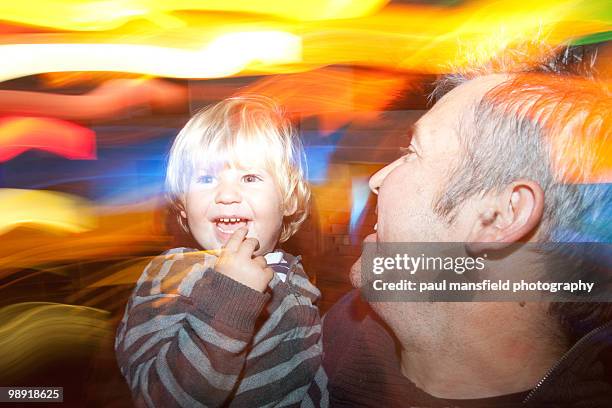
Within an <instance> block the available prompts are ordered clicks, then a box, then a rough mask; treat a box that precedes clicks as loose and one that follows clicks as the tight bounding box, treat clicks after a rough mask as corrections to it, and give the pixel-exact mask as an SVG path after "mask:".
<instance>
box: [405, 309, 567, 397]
mask: <svg viewBox="0 0 612 408" xmlns="http://www.w3.org/2000/svg"><path fill="white" fill-rule="evenodd" d="M508 317H509V316H506V318H502V317H501V316H499V317H498V318H497V319H496V318H495V317H493V316H488V317H487V316H482V319H484V320H483V321H485V322H486V321H487V320H486V319H489V321H488V322H487V324H480V325H478V326H477V327H476V328H474V326H470V325H469V323H468V324H466V325H463V326H462V327H460V328H458V329H457V328H455V329H454V330H452V331H447V332H446V333H438V335H437V336H435V335H433V336H432V333H429V334H428V335H427V336H426V337H427V338H426V339H423V340H425V341H426V342H427V343H428V344H418V338H412V339H411V341H410V344H404V345H403V351H402V354H401V369H402V373H403V374H404V376H406V377H407V378H408V379H410V380H411V381H412V382H413V383H415V384H416V385H417V386H418V387H419V388H421V389H422V390H424V391H425V392H427V393H428V394H430V395H432V396H434V397H437V398H446V399H478V398H487V397H494V396H500V395H508V394H514V393H518V392H523V391H527V390H530V389H532V388H533V387H534V386H535V385H536V384H537V383H538V382H539V381H540V380H541V379H542V377H544V375H545V374H546V372H547V371H548V370H549V369H550V367H552V366H553V365H554V363H555V362H556V361H557V360H558V359H559V358H560V357H561V355H562V354H563V352H564V348H563V346H561V345H560V344H559V342H558V341H556V340H555V337H554V336H543V333H545V329H544V328H543V327H539V328H538V331H537V332H534V330H533V328H532V329H529V327H525V326H523V327H521V325H520V322H517V321H516V320H515V321H509V320H508V319H507V318H508ZM490 319H493V320H492V321H491V320H490ZM509 322H512V324H509ZM466 323H467V322H466ZM509 327H512V329H509ZM432 339H434V340H433V341H432ZM415 340H417V341H416V343H415Z"/></svg>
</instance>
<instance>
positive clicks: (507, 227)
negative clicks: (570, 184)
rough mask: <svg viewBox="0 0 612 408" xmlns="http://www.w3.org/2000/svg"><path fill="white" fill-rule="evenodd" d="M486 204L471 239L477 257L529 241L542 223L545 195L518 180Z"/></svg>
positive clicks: (535, 184) (531, 185)
mask: <svg viewBox="0 0 612 408" xmlns="http://www.w3.org/2000/svg"><path fill="white" fill-rule="evenodd" d="M485 203H486V204H485V206H484V208H483V209H482V210H481V212H480V214H479V215H480V216H479V217H478V219H477V220H476V222H475V223H474V225H473V227H472V231H471V232H470V235H469V237H468V250H470V251H471V252H475V253H478V252H482V251H483V250H487V249H491V250H493V249H500V248H504V247H506V246H508V245H510V244H512V243H514V242H520V241H526V240H528V239H529V237H530V235H531V234H532V233H533V232H534V231H535V229H536V228H537V227H538V225H539V224H540V221H541V220H542V214H543V212H544V191H543V190H542V187H540V185H539V184H538V183H536V182H534V181H531V180H524V179H521V180H516V181H514V182H512V183H510V184H508V185H507V186H506V187H505V188H504V189H503V190H502V191H501V192H499V193H493V194H492V195H490V196H489V199H488V200H486V201H485Z"/></svg>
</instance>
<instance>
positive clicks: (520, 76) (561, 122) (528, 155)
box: [432, 47, 611, 241]
mask: <svg viewBox="0 0 612 408" xmlns="http://www.w3.org/2000/svg"><path fill="white" fill-rule="evenodd" d="M520 57H521V55H520V54H517V53H514V54H513V53H512V52H508V53H506V54H504V56H503V57H502V58H500V59H498V60H494V61H491V62H490V63H488V64H487V65H484V66H479V67H477V68H473V69H463V70H461V72H459V73H454V74H451V75H447V76H445V77H443V78H441V79H440V80H438V81H437V83H436V86H435V89H434V91H433V93H432V98H433V99H435V100H437V99H439V98H441V97H442V96H443V95H444V94H446V93H447V92H449V91H450V90H452V89H454V88H455V87H457V86H459V85H461V84H463V83H465V82H467V81H469V80H471V79H474V78H478V77H481V76H485V75H490V74H495V73H506V74H510V75H509V79H508V80H507V81H504V82H503V83H501V84H499V85H498V86H496V87H494V88H493V89H491V90H490V91H489V92H487V93H486V94H485V96H484V97H483V98H482V99H481V100H480V101H478V102H477V103H476V104H475V105H473V106H470V107H469V109H468V110H466V111H465V112H464V115H463V120H461V121H460V123H459V124H458V129H457V133H458V134H459V135H460V142H461V144H462V148H463V149H462V154H461V156H460V159H459V163H458V165H457V167H456V168H455V169H454V171H453V172H452V173H451V175H450V178H449V182H448V185H447V186H445V187H444V188H443V189H442V190H441V194H440V197H439V199H438V200H437V202H435V203H434V208H435V210H436V212H437V213H438V214H440V215H442V216H444V217H447V219H448V220H449V222H452V220H453V219H454V216H455V214H456V210H457V209H458V207H459V206H460V205H461V204H462V203H463V202H465V201H466V200H467V199H468V198H470V197H472V196H475V195H478V194H485V193H487V192H490V191H496V190H501V189H502V188H503V187H504V186H506V185H508V184H509V183H511V182H512V181H515V180H518V179H529V180H532V181H535V182H537V183H538V184H539V185H540V186H541V187H542V189H543V191H544V194H545V203H544V215H543V221H542V225H541V230H540V231H541V232H540V240H542V241H551V240H553V241H557V240H561V241H574V240H575V239H576V237H575V236H569V235H568V234H571V232H570V231H572V230H573V229H572V225H575V223H577V222H578V221H579V220H580V219H582V217H583V216H584V214H585V212H587V211H592V207H593V204H596V203H597V202H598V201H599V197H598V196H597V194H595V191H596V190H593V191H587V192H585V188H583V187H581V186H580V183H576V180H577V179H578V180H580V179H582V180H592V179H591V178H590V177H592V176H593V174H592V171H591V170H592V168H593V163H594V161H595V160H597V156H598V154H599V155H600V154H601V152H598V151H597V150H596V149H588V148H584V146H583V145H582V142H589V141H590V138H602V137H603V138H607V139H608V140H609V139H611V138H610V135H609V134H606V132H607V133H609V128H607V127H606V118H605V117H606V115H607V116H608V117H609V115H610V102H609V101H610V97H611V95H610V93H609V92H607V91H606V90H605V89H604V88H603V87H602V85H601V84H599V83H597V82H596V81H594V80H592V77H593V75H594V70H593V65H594V61H595V53H594V52H592V50H591V49H587V48H585V47H568V48H565V49H564V50H563V51H562V52H560V53H558V55H556V57H555V58H552V59H551V58H549V59H548V60H545V61H544V60H543V61H536V62H534V61H531V62H530V63H527V64H523V65H521V64H519V63H517V60H519V59H520ZM585 79H586V80H585ZM608 126H609V121H608ZM576 132H582V133H588V134H583V135H582V136H581V137H573V136H574V134H575V133H576ZM576 136H577V135H576ZM553 141H554V142H553ZM578 142H581V143H578ZM596 145H599V146H603V145H604V144H601V143H600V141H597V143H596ZM564 153H571V154H572V155H577V158H576V160H574V161H569V160H566V157H567V155H566V154H564ZM577 175H578V176H579V177H577Z"/></svg>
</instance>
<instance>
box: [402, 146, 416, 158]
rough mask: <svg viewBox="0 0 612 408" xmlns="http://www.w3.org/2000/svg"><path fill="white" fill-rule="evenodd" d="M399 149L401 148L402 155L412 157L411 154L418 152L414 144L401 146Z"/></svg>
mask: <svg viewBox="0 0 612 408" xmlns="http://www.w3.org/2000/svg"><path fill="white" fill-rule="evenodd" d="M399 150H400V153H401V155H402V156H406V157H410V155H413V154H414V153H416V152H415V151H414V148H413V147H412V145H410V146H408V147H400V148H399Z"/></svg>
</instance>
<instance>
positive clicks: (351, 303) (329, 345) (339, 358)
mask: <svg viewBox="0 0 612 408" xmlns="http://www.w3.org/2000/svg"><path fill="white" fill-rule="evenodd" d="M370 310H371V309H370V307H369V306H368V304H367V303H366V302H364V301H363V300H362V299H361V297H360V295H359V291H358V290H353V291H351V292H349V293H347V294H346V295H344V296H343V297H342V298H341V299H340V300H339V301H338V302H336V303H335V304H334V305H333V306H332V307H331V309H329V311H328V312H327V313H326V314H325V316H324V317H323V323H322V324H323V350H324V366H325V371H326V372H327V373H328V376H330V377H331V376H334V374H335V371H336V370H337V369H339V367H340V366H341V365H342V364H344V363H346V362H347V359H346V358H345V355H346V353H348V350H350V348H351V345H352V343H353V341H355V340H356V339H357V338H359V337H360V334H361V332H362V331H363V327H362V323H363V320H364V319H365V318H366V317H367V316H368V315H369V314H370Z"/></svg>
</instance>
